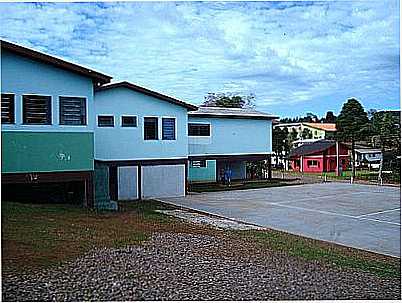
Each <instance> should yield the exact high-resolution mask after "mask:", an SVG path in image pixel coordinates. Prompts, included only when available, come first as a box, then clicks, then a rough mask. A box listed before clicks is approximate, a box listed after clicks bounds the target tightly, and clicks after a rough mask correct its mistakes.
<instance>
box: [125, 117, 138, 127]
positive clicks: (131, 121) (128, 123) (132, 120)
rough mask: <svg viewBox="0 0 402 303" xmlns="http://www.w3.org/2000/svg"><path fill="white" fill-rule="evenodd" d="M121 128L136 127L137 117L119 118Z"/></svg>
mask: <svg viewBox="0 0 402 303" xmlns="http://www.w3.org/2000/svg"><path fill="white" fill-rule="evenodd" d="M121 126H122V127H137V117H135V116H122V117H121Z"/></svg>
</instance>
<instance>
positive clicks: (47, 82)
mask: <svg viewBox="0 0 402 303" xmlns="http://www.w3.org/2000/svg"><path fill="white" fill-rule="evenodd" d="M1 92H2V93H12V94H15V124H14V125H10V124H4V125H2V126H1V129H2V131H35V132H42V131H43V132H48V131H49V132H54V131H57V132H93V127H94V106H93V85H92V79H90V78H88V77H84V76H81V75H78V74H76V73H72V72H69V71H66V70H64V69H61V68H57V67H54V66H52V65H49V64H45V63H41V62H37V61H34V60H31V59H28V58H25V57H22V56H19V55H16V54H14V53H12V52H9V51H7V50H2V52H1ZM23 94H38V95H47V96H49V95H50V96H52V125H22V95H23ZM59 96H73V97H85V98H86V99H87V124H88V125H86V126H66V125H59Z"/></svg>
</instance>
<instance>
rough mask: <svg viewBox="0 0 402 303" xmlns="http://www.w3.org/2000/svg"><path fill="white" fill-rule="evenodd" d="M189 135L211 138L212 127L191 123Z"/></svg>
mask: <svg viewBox="0 0 402 303" xmlns="http://www.w3.org/2000/svg"><path fill="white" fill-rule="evenodd" d="M188 135H189V136H203V137H209V136H210V135H211V125H209V124H198V123H189V124H188Z"/></svg>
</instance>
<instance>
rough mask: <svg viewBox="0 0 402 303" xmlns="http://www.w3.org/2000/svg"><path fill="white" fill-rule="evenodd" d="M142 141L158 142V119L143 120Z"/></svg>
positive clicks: (147, 118) (148, 118)
mask: <svg viewBox="0 0 402 303" xmlns="http://www.w3.org/2000/svg"><path fill="white" fill-rule="evenodd" d="M144 140H158V118H154V117H145V118H144Z"/></svg>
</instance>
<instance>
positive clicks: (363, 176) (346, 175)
mask: <svg viewBox="0 0 402 303" xmlns="http://www.w3.org/2000/svg"><path fill="white" fill-rule="evenodd" d="M285 173H286V174H287V175H291V176H301V173H300V172H294V171H286V172H285ZM304 175H305V176H312V177H314V176H316V177H321V178H324V175H326V176H327V177H328V178H330V179H331V178H332V179H338V180H349V179H350V176H351V175H352V171H351V170H345V171H343V172H342V176H337V175H336V172H325V173H312V172H304ZM356 178H357V179H360V180H372V181H377V178H378V171H374V170H372V171H369V170H356Z"/></svg>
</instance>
